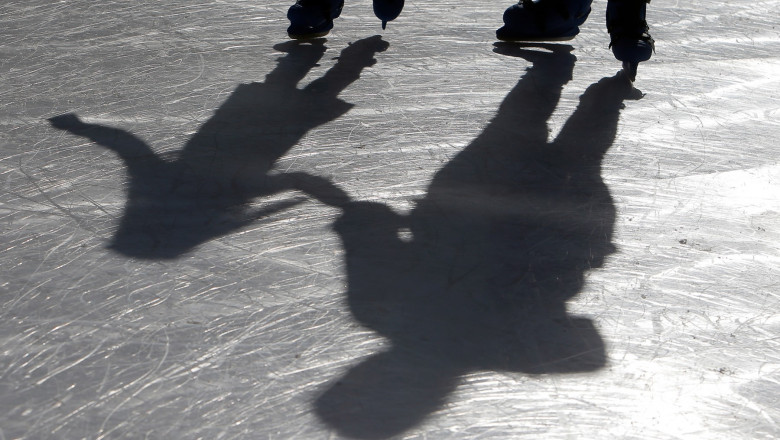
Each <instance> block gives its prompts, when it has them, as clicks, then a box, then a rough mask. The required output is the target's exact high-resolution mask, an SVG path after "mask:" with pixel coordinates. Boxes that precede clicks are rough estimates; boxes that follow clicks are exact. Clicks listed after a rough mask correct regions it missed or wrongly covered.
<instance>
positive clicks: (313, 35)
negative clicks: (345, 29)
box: [287, 30, 330, 40]
mask: <svg viewBox="0 0 780 440" xmlns="http://www.w3.org/2000/svg"><path fill="white" fill-rule="evenodd" d="M329 33H330V30H327V31H322V32H314V33H311V34H296V33H290V32H288V33H287V36H289V37H290V38H292V39H293V40H314V39H316V38H322V37H324V36H325V35H328V34H329Z"/></svg>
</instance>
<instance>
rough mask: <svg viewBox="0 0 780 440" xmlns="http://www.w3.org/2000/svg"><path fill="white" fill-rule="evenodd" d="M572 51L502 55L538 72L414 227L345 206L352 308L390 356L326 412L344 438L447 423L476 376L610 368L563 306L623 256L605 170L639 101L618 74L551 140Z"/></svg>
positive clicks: (320, 407) (443, 173)
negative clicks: (432, 418)
mask: <svg viewBox="0 0 780 440" xmlns="http://www.w3.org/2000/svg"><path fill="white" fill-rule="evenodd" d="M571 50H572V48H571V47H570V46H560V45H546V46H544V47H542V48H537V49H533V48H526V47H522V46H517V45H499V46H497V48H496V51H497V52H500V53H503V54H505V55H508V56H516V57H522V58H524V59H526V60H528V61H530V62H531V63H532V67H531V68H529V69H528V70H527V72H526V73H525V74H524V75H523V77H522V78H521V79H520V81H519V82H518V84H517V85H516V86H515V87H514V88H513V89H512V90H511V92H510V93H509V94H508V95H507V97H506V99H505V100H504V101H503V103H502V104H501V106H500V108H499V110H498V114H497V115H496V116H495V118H494V119H493V120H492V121H491V122H490V123H489V125H488V126H487V127H486V128H485V130H484V131H483V133H482V134H480V135H479V136H478V137H477V138H476V139H475V140H474V141H473V142H471V144H470V145H468V146H467V147H466V148H465V149H464V150H463V151H462V152H461V153H459V154H458V155H457V156H456V157H455V158H453V160H451V161H450V162H449V163H447V164H446V165H445V166H444V167H443V168H442V169H441V170H440V171H439V172H438V173H437V174H436V175H435V177H434V179H433V181H432V183H431V184H430V187H429V189H428V192H427V194H426V196H425V197H424V198H423V199H421V200H419V202H418V203H417V205H416V207H415V208H414V210H413V211H412V212H411V213H410V214H409V215H408V216H402V215H398V214H396V213H394V212H393V211H391V210H390V209H389V208H388V207H387V206H384V205H382V204H379V203H371V202H350V203H347V204H344V205H341V206H340V207H341V208H342V209H343V215H342V216H341V218H340V219H339V220H338V221H337V223H336V225H335V229H336V231H337V232H338V233H339V234H340V236H341V238H342V240H343V243H344V248H345V250H346V267H347V275H348V292H347V297H348V304H349V308H350V310H351V312H352V313H353V315H354V316H355V318H356V319H357V320H358V321H359V322H360V323H361V324H362V325H364V326H365V327H368V328H370V329H372V330H374V331H376V332H377V333H379V334H381V335H382V336H384V337H385V338H387V339H388V340H389V342H390V344H389V347H388V348H387V349H386V350H384V351H382V352H380V353H377V354H375V355H372V356H370V357H369V358H367V359H365V360H363V361H362V362H360V363H359V364H358V365H356V366H354V367H353V368H351V369H350V370H349V371H348V372H347V373H346V375H345V376H344V377H342V378H340V379H339V380H337V381H335V382H334V383H332V384H329V385H328V388H327V390H325V391H324V392H323V394H322V395H321V396H320V397H319V398H318V399H317V400H316V402H315V407H316V411H317V413H318V414H319V416H320V417H321V418H322V419H323V420H324V421H325V422H326V423H328V424H329V425H330V426H332V427H334V428H335V429H336V430H337V431H338V432H339V433H340V434H341V435H344V436H347V437H354V438H362V439H374V438H377V439H378V438H388V437H392V436H395V435H398V434H400V433H402V432H404V431H406V430H407V429H409V428H411V427H413V426H415V425H417V424H419V423H420V422H421V421H422V420H423V419H424V418H425V417H427V416H428V415H429V414H431V413H432V412H434V411H436V410H438V409H440V408H441V407H442V406H443V405H444V404H445V403H446V400H447V398H448V396H449V395H450V393H451V392H452V391H453V390H454V389H455V388H456V386H457V385H458V382H459V380H460V379H461V378H462V377H463V375H465V374H468V373H470V372H475V371H481V370H489V371H503V372H520V373H527V374H545V373H573V372H587V371H594V370H597V369H599V368H601V367H603V366H604V365H605V362H606V360H605V359H606V358H605V352H604V343H603V341H602V339H601V337H600V335H599V333H598V331H597V330H596V328H595V327H594V325H593V323H592V322H591V321H590V320H589V319H586V318H582V317H575V316H570V315H569V314H567V311H566V301H567V300H569V299H571V298H572V297H574V296H575V295H577V294H578V293H579V292H580V291H581V289H582V287H583V283H584V273H585V272H586V271H588V270H590V269H593V268H598V267H601V266H602V264H603V263H604V259H605V257H607V256H608V255H609V254H610V253H612V252H614V250H615V249H614V247H613V245H612V242H611V238H612V230H613V225H614V221H615V208H614V205H613V202H612V198H611V196H610V194H609V191H608V189H607V187H606V185H605V184H604V181H603V180H602V178H601V161H602V158H603V156H604V154H605V152H606V151H607V150H608V149H609V147H610V146H611V145H612V143H613V141H614V139H615V134H616V128H617V124H618V116H619V112H620V109H621V108H622V106H623V101H624V100H625V99H629V98H636V97H637V96H636V91H633V90H632V89H631V88H630V86H629V85H628V83H627V82H626V80H625V79H624V78H622V77H621V76H616V77H613V78H605V79H603V80H601V81H599V82H598V83H596V84H593V85H592V86H590V87H589V88H588V89H587V90H586V91H585V93H584V94H583V95H582V96H581V98H580V103H579V106H578V107H577V109H576V111H575V112H574V114H573V115H572V116H571V117H570V118H569V119H568V121H567V122H566V124H565V126H564V127H563V129H562V131H561V132H560V134H559V135H558V136H557V137H556V138H555V139H554V140H552V141H550V140H548V129H547V120H548V119H549V118H550V116H551V114H552V112H553V110H554V109H555V107H556V105H557V103H558V101H559V98H560V95H561V90H562V88H563V86H564V85H565V84H566V83H567V82H568V81H569V80H570V79H571V75H572V71H573V67H574V62H575V57H574V56H573V55H572V54H571ZM312 195H314V196H315V197H316V196H317V195H316V194H314V193H312ZM326 198H327V197H326ZM323 201H325V202H327V200H323ZM507 391H510V390H507Z"/></svg>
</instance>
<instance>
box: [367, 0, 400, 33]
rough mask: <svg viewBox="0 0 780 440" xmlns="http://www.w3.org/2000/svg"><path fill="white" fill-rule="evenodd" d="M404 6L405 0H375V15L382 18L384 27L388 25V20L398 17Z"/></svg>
mask: <svg viewBox="0 0 780 440" xmlns="http://www.w3.org/2000/svg"><path fill="white" fill-rule="evenodd" d="M403 8H404V0H374V15H376V18H378V19H380V20H382V29H384V28H385V27H387V22H388V21H393V20H395V19H396V18H398V16H399V15H401V10H403Z"/></svg>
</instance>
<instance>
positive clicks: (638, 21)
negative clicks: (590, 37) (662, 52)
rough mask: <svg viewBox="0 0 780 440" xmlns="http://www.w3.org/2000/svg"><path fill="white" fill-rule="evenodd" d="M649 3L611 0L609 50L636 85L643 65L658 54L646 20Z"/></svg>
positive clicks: (608, 6)
mask: <svg viewBox="0 0 780 440" xmlns="http://www.w3.org/2000/svg"><path fill="white" fill-rule="evenodd" d="M647 3H650V1H649V0H647V1H645V0H609V3H607V31H609V35H610V43H609V47H610V48H611V49H612V53H613V54H614V55H615V58H617V59H618V61H622V62H623V70H624V72H625V74H626V76H627V77H628V79H629V80H630V81H631V82H632V83H633V82H634V81H635V80H636V73H637V68H638V66H639V63H641V62H643V61H647V60H649V59H650V57H651V56H652V55H653V52H654V51H655V41H654V40H653V38H652V37H651V36H650V33H649V32H650V28H649V26H648V25H647V21H646V19H645V16H646V6H647Z"/></svg>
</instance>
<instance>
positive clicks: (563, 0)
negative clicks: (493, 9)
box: [496, 0, 592, 41]
mask: <svg viewBox="0 0 780 440" xmlns="http://www.w3.org/2000/svg"><path fill="white" fill-rule="evenodd" d="M591 3H592V0H520V2H519V3H517V4H516V5H512V6H510V7H509V8H508V9H507V10H506V11H504V26H503V27H501V28H500V29H498V30H497V31H496V37H497V38H498V39H499V40H502V41H566V40H571V39H572V38H574V36H575V35H577V34H578V33H579V32H580V28H579V26H580V25H581V24H583V23H585V20H586V19H587V18H588V14H590V4H591Z"/></svg>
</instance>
